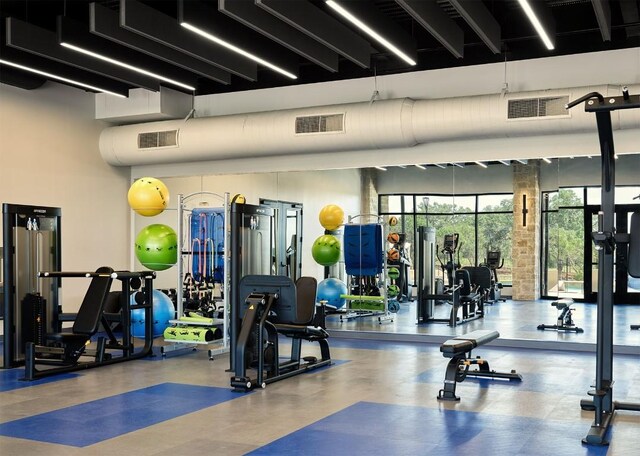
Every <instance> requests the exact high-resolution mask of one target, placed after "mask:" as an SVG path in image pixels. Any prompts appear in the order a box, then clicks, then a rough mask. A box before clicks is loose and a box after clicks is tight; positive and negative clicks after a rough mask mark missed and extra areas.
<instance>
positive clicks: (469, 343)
mask: <svg viewBox="0 0 640 456" xmlns="http://www.w3.org/2000/svg"><path fill="white" fill-rule="evenodd" d="M498 337H500V333H499V332H498V331H492V330H490V329H479V330H477V331H472V332H470V333H466V334H463V335H462V336H457V337H454V338H453V339H449V340H447V341H445V342H444V343H443V344H442V345H440V351H441V352H442V354H443V356H445V357H447V358H453V357H454V356H456V355H462V354H465V353H468V352H470V351H471V350H473V349H474V348H476V347H479V346H480V345H484V344H486V343H488V342H491V341H492V340H494V339H497V338H498Z"/></svg>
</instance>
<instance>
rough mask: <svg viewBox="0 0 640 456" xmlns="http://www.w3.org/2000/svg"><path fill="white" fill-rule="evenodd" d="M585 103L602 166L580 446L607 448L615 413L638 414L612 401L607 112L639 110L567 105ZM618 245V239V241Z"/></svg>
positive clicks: (623, 105) (628, 105)
mask: <svg viewBox="0 0 640 456" xmlns="http://www.w3.org/2000/svg"><path fill="white" fill-rule="evenodd" d="M583 102H585V111H586V112H593V113H595V115H596V123H597V126H598V138H599V141H600V152H601V163H602V190H601V192H602V197H601V210H600V212H599V213H598V231H596V232H594V233H592V238H593V242H594V244H595V245H596V249H598V251H599V253H598V304H597V305H598V316H597V339H596V382H595V385H594V389H593V390H590V391H589V392H588V394H589V396H592V397H593V400H592V401H590V400H583V401H582V402H581V406H582V408H583V409H585V410H593V411H594V414H595V417H594V421H593V424H592V425H591V428H590V429H589V432H588V433H587V435H586V437H585V438H583V439H582V442H583V443H585V444H588V445H607V444H608V443H609V442H608V440H607V434H608V431H609V426H610V424H611V421H612V419H613V416H614V414H615V411H616V410H633V411H640V404H631V403H621V402H616V401H614V400H613V260H614V255H615V248H616V233H615V220H614V216H615V149H614V144H613V128H612V125H611V112H612V111H617V110H620V109H634V108H640V95H629V91H628V89H627V88H626V87H625V88H623V90H622V96H619V97H607V98H606V99H605V97H604V96H603V95H601V94H600V93H597V92H591V93H589V94H587V95H585V96H583V97H580V98H579V99H577V100H574V101H572V102H571V103H569V104H567V106H566V108H567V109H569V108H572V107H574V106H576V105H578V104H580V103H583ZM620 241H622V239H620Z"/></svg>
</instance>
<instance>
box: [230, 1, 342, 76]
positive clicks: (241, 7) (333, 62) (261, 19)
mask: <svg viewBox="0 0 640 456" xmlns="http://www.w3.org/2000/svg"><path fill="white" fill-rule="evenodd" d="M218 9H219V10H220V11H221V12H223V13H224V14H226V15H227V16H229V17H231V18H233V19H235V20H236V21H238V22H240V23H241V24H244V25H246V26H247V27H250V28H252V29H253V30H255V31H256V32H258V33H260V34H262V35H264V36H266V37H267V38H269V39H271V40H273V41H275V42H276V43H279V44H281V45H282V46H284V47H286V48H288V49H290V50H291V51H293V52H295V53H296V54H298V55H301V56H302V57H304V58H306V59H308V60H310V61H311V62H313V63H315V64H317V65H320V66H321V67H323V68H325V69H326V70H329V71H331V72H334V73H335V72H337V71H338V54H336V53H335V52H333V51H332V50H331V49H329V48H327V47H325V46H323V45H322V44H320V43H318V42H317V41H315V40H314V39H312V38H309V37H308V36H307V35H305V34H304V33H302V32H300V31H298V30H296V29H295V28H293V27H291V26H290V25H288V24H286V23H284V22H282V21H281V20H279V19H278V18H276V17H274V16H272V15H271V14H269V13H267V12H266V11H264V10H262V8H259V7H257V6H256V5H255V4H254V3H253V2H251V1H245V0H218Z"/></svg>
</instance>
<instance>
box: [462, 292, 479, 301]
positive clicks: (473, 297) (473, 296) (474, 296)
mask: <svg viewBox="0 0 640 456" xmlns="http://www.w3.org/2000/svg"><path fill="white" fill-rule="evenodd" d="M479 300H480V293H471V294H468V295H464V296H460V302H475V301H479Z"/></svg>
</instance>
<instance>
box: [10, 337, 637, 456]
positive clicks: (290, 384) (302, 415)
mask: <svg viewBox="0 0 640 456" xmlns="http://www.w3.org/2000/svg"><path fill="white" fill-rule="evenodd" d="M306 347H307V348H305V351H304V354H314V353H315V351H314V350H310V349H309V348H308V347H309V346H308V345H307V346H306ZM479 353H480V352H479ZM482 354H483V355H484V356H485V357H486V358H487V359H490V360H491V362H492V368H498V369H516V370H518V372H520V373H521V374H522V375H523V377H524V379H525V380H524V382H523V384H522V385H523V386H522V387H520V388H518V387H511V386H510V385H497V384H489V385H488V386H487V385H485V386H482V384H480V383H479V382H477V381H473V380H469V381H466V382H464V383H461V384H460V385H459V386H458V394H459V395H460V396H461V397H462V400H461V401H460V402H458V403H452V402H446V403H442V402H438V401H437V400H436V399H435V397H436V395H437V393H438V390H439V389H440V388H442V379H443V376H444V369H445V366H446V362H447V360H446V359H444V358H443V357H442V356H441V354H440V353H439V351H438V346H437V345H433V344H406V343H404V344H403V343H379V342H374V341H366V344H364V345H363V342H362V341H361V342H358V341H349V340H344V339H342V340H341V339H335V340H333V341H332V357H333V358H334V359H335V360H341V361H343V362H341V363H337V364H336V365H334V366H332V367H330V368H327V369H323V370H320V371H318V372H315V373H310V374H304V375H300V376H296V377H293V378H290V379H286V380H283V381H280V382H276V383H273V384H270V385H268V386H267V388H266V389H265V390H257V391H255V392H254V393H252V394H249V395H244V396H241V397H239V398H238V399H236V400H232V401H228V402H224V403H221V404H218V405H216V406H213V407H208V408H205V409H203V410H200V411H196V412H194V413H189V414H187V415H183V416H179V417H177V418H173V419H170V420H168V421H164V422H161V423H158V424H155V425H152V426H149V427H145V428H143V429H140V430H137V431H135V432H130V433H124V434H122V435H119V436H117V437H115V438H111V439H108V440H104V441H102V442H99V443H96V444H94V445H91V446H88V447H84V448H76V447H72V446H66V445H59V444H50V443H43V442H38V441H32V440H25V439H17V438H12V437H5V436H0V453H1V454H2V455H3V456H13V455H15V456H27V455H47V456H57V455H61V456H63V455H64V456H67V455H71V456H73V455H106V454H110V455H113V454H120V455H136V456H145V455H154V456H176V455H186V454H189V455H209V454H216V455H239V454H245V453H247V452H250V451H252V450H254V449H257V448H260V447H262V446H264V445H267V444H269V443H270V442H272V441H274V440H276V439H279V438H282V437H285V436H287V435H288V434H290V433H292V432H294V431H298V430H300V429H303V428H305V427H306V426H309V425H312V424H313V423H315V422H317V421H319V420H322V419H325V418H326V417H328V416H330V415H332V414H334V413H337V412H340V411H342V410H345V409H346V408H347V407H350V406H352V405H354V404H357V403H360V402H362V401H368V402H373V403H379V404H388V405H397V406H418V407H424V408H428V409H430V410H440V411H443V410H457V411H465V412H478V413H481V414H482V416H483V419H488V418H490V417H491V416H493V417H495V418H494V419H496V420H498V419H499V420H504V419H508V421H507V422H508V426H509V429H508V430H509V432H512V431H514V429H518V428H519V426H522V425H524V424H519V423H521V422H520V420H525V419H534V420H535V422H536V423H537V424H538V426H540V429H539V432H542V433H548V435H549V438H550V439H551V438H554V437H553V436H554V435H555V434H554V433H555V429H556V428H557V427H559V426H564V425H568V424H570V429H571V435H570V436H563V438H568V441H570V442H571V443H572V445H573V446H572V449H563V447H561V446H559V447H558V448H557V449H556V450H555V451H554V453H547V452H539V453H536V452H535V450H533V453H527V454H540V455H545V454H554V455H557V454H572V455H573V454H592V453H588V450H587V449H584V448H582V447H581V446H580V443H579V440H580V438H581V437H582V436H583V434H584V433H586V431H587V429H588V427H589V425H590V423H591V421H592V414H591V413H588V412H584V411H581V410H580V408H579V406H578V403H579V400H580V399H581V398H583V397H584V392H585V391H586V390H587V389H588V385H589V381H590V378H591V375H592V372H593V365H594V362H593V357H592V356H591V355H589V354H584V353H583V354H571V353H566V352H548V353H541V352H536V351H532V350H509V349H500V348H490V347H487V348H486V349H483V350H482ZM617 359H618V358H617ZM620 360H621V363H622V364H621V365H620V366H621V369H618V370H620V372H618V371H616V374H617V375H618V376H619V377H621V390H620V391H619V393H618V396H617V397H619V398H624V399H626V400H634V401H636V402H637V401H640V388H639V387H638V385H637V378H638V377H637V376H638V374H640V369H639V368H638V367H637V363H635V359H634V358H632V357H629V356H624V357H622V358H620ZM634 365H635V366H636V367H635V368H634V367H633V366H634ZM227 366H228V359H227V357H226V355H221V356H219V357H218V358H217V359H216V360H215V361H209V360H208V359H207V355H206V353H205V352H204V351H202V350H199V351H196V352H190V353H189V354H186V355H184V356H175V357H170V358H166V359H164V360H158V361H144V360H138V361H131V362H127V363H122V364H116V365H111V366H105V367H102V368H98V369H92V370H87V371H82V372H80V375H78V376H77V377H75V378H72V379H66V380H61V381H58V382H53V383H48V384H43V385H39V386H33V387H28V388H22V389H18V390H13V391H6V392H2V393H0V410H1V411H0V423H4V422H9V421H12V420H15V419H19V418H23V417H30V416H33V415H37V414H40V413H45V412H49V411H52V410H59V409H61V408H64V407H69V406H74V405H77V404H83V403H86V402H88V401H93V400H96V399H100V398H105V397H109V396H112V395H119V394H122V393H126V392H129V391H132V390H136V389H139V388H143V387H146V386H150V385H157V384H160V383H163V382H176V383H183V384H191V385H204V386H217V387H223V388H226V387H228V385H229V373H228V372H226V368H227ZM622 368H623V369H622ZM568 373H570V374H571V376H570V377H567V374H568ZM574 374H575V375H574ZM634 378H635V379H636V381H635V385H633V379H634ZM629 385H632V387H631V388H630V386H629ZM622 388H624V389H622ZM121 413H122V416H121V417H120V418H119V419H122V420H123V421H126V420H128V419H134V418H133V416H132V414H129V415H128V413H127V404H122V411H121ZM90 418H91V417H83V416H78V417H77V418H76V420H75V421H74V422H70V423H69V426H71V427H74V426H75V428H76V430H75V432H78V433H81V432H92V429H91V426H90V425H85V423H88V422H90V421H89V420H90ZM372 419H375V417H372ZM501 422H502V421H501ZM394 423H395V424H394V425H393V427H392V428H389V429H383V430H380V432H379V433H377V434H375V436H374V437H372V438H380V439H387V438H389V437H390V436H393V435H397V434H399V433H400V432H403V429H404V428H405V427H406V423H403V420H402V417H401V416H400V417H399V418H398V419H397V420H396V421H395V422H394ZM527 423H528V421H527ZM450 424H452V425H455V423H450ZM362 426H365V427H366V426H367V423H362ZM511 426H513V428H511ZM639 427H640V414H633V413H628V412H620V413H618V414H617V416H616V418H615V424H614V436H613V440H612V443H611V445H610V447H609V450H608V453H607V454H609V455H630V454H637V448H638V447H637V445H638V442H639V441H638V429H639ZM420 429H422V432H428V429H429V423H424V427H420ZM480 431H482V430H478V429H476V430H474V432H480ZM336 432H340V431H336ZM452 432H453V431H452ZM433 438H434V439H439V440H443V439H444V440H445V441H446V440H447V439H446V435H434V436H433ZM470 438H471V437H470ZM324 444H325V445H331V442H330V441H329V442H324ZM495 444H496V445H498V444H501V442H495ZM444 445H445V446H444V449H442V451H440V452H434V453H431V454H440V455H457V454H460V453H458V450H457V449H456V447H450V448H449V449H447V446H446V442H445V444H444ZM502 445H503V446H504V442H502ZM322 451H325V450H322ZM505 451H508V449H507V448H505ZM274 454H283V453H274ZM286 454H335V455H342V454H345V455H346V454H349V455H357V454H368V453H362V452H359V451H358V448H350V449H344V448H343V449H340V448H338V449H335V448H333V450H332V452H330V453H327V452H321V451H320V450H319V449H315V448H307V449H306V450H300V449H298V450H291V451H290V452H287V453H286ZM397 454H400V453H397ZM412 454H415V453H412ZM494 454H498V453H494ZM502 454H507V453H502ZM509 454H515V453H509ZM597 454H604V453H597ZM368 456H369V454H368Z"/></svg>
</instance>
